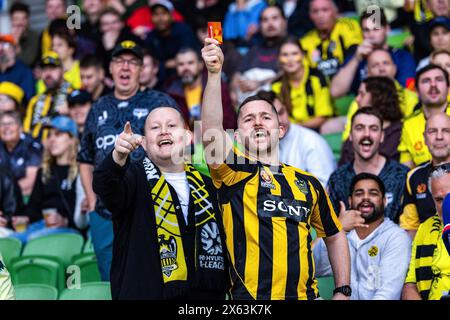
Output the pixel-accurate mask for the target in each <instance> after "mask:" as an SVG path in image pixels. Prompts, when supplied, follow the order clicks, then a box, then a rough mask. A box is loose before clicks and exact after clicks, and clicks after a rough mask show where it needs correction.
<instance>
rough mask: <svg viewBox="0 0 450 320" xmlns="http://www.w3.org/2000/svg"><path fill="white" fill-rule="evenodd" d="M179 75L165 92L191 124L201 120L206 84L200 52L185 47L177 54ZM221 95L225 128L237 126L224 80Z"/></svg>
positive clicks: (170, 82)
mask: <svg viewBox="0 0 450 320" xmlns="http://www.w3.org/2000/svg"><path fill="white" fill-rule="evenodd" d="M175 62H176V71H177V76H176V77H175V78H173V79H172V80H171V81H169V82H168V83H167V85H166V90H165V92H166V93H167V94H168V95H170V96H171V97H172V98H173V99H174V100H175V101H176V102H177V104H178V105H179V106H180V110H181V112H182V113H183V115H184V117H185V119H186V120H187V121H188V123H189V126H190V127H191V128H193V123H194V121H196V120H197V121H199V120H200V114H201V103H202V96H203V91H204V88H205V86H206V80H207V77H206V74H205V73H204V72H203V70H204V64H203V61H202V60H201V58H200V56H199V53H198V52H197V51H195V50H194V49H192V48H183V49H181V50H180V51H179V52H178V53H177V55H176V56H175ZM221 88H222V90H221V96H222V107H223V113H224V117H223V127H224V129H235V128H236V113H235V112H234V109H233V106H232V104H231V98H230V94H229V89H228V85H227V84H226V83H225V82H224V81H222V83H221Z"/></svg>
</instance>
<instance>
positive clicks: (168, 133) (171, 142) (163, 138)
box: [93, 104, 228, 300]
mask: <svg viewBox="0 0 450 320" xmlns="http://www.w3.org/2000/svg"><path fill="white" fill-rule="evenodd" d="M144 132H145V137H143V136H141V135H139V134H135V133H133V130H132V129H131V125H130V123H129V122H127V123H126V124H125V126H124V130H123V132H122V133H121V134H120V135H119V137H118V138H117V141H116V143H115V146H114V150H113V151H112V152H110V153H109V154H108V155H107V156H106V158H105V159H104V160H103V162H102V163H101V164H100V166H99V167H98V168H97V169H96V170H95V171H94V184H93V188H94V190H95V192H96V193H97V194H98V195H99V197H100V199H101V200H102V202H103V203H104V204H105V206H106V207H107V208H108V209H109V210H110V211H111V213H112V221H113V224H114V237H115V241H114V247H113V263H112V267H111V290H112V297H113V299H180V298H183V299H216V300H223V299H224V298H225V292H226V290H227V289H228V281H227V277H228V267H227V261H226V252H225V241H224V237H223V231H222V230H223V228H222V226H221V220H220V215H219V212H220V210H219V206H218V204H217V200H216V199H217V198H216V197H217V195H216V190H215V189H214V187H213V184H212V182H211V180H210V179H209V178H207V177H205V176H202V175H201V174H200V173H199V172H198V171H197V170H196V169H195V168H194V167H193V166H192V165H190V164H185V163H184V161H183V155H184V152H183V150H184V149H185V148H186V147H187V146H189V144H190V143H191V140H192V133H191V132H190V131H189V130H186V125H185V121H184V119H183V116H182V115H181V113H180V111H179V110H178V109H176V108H175V107H165V105H164V104H162V105H161V106H159V107H156V108H155V109H153V110H152V111H150V113H149V115H148V117H147V119H146V121H145V129H144ZM141 145H142V147H143V148H144V150H145V155H144V158H143V159H141V160H140V161H135V162H132V161H130V156H131V155H132V154H133V153H134V152H136V149H138V148H139V147H140V146H141Z"/></svg>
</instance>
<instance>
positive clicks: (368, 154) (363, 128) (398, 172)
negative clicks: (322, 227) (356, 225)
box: [328, 107, 408, 222]
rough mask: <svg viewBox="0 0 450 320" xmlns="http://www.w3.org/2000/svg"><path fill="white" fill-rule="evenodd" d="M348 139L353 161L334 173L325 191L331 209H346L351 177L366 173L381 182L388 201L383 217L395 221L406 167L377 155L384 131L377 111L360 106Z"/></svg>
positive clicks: (398, 212)
mask: <svg viewBox="0 0 450 320" xmlns="http://www.w3.org/2000/svg"><path fill="white" fill-rule="evenodd" d="M349 139H350V141H351V142H352V144H353V150H354V160H353V161H352V162H350V163H347V164H345V165H343V166H341V167H340V168H338V169H337V170H336V171H335V172H333V173H332V174H331V176H330V180H329V181H328V192H329V194H330V199H331V202H332V203H333V206H334V209H335V210H336V211H338V210H339V209H340V208H342V206H345V207H346V208H347V207H348V206H349V202H348V199H349V196H350V193H349V192H350V185H351V182H352V179H353V177H354V176H356V175H357V174H359V173H362V172H367V173H371V174H374V175H377V176H379V177H380V179H381V180H382V181H383V183H384V185H385V187H386V194H385V196H386V202H387V203H386V210H385V211H384V214H385V216H386V217H388V218H390V219H391V220H393V221H394V222H397V221H398V216H399V214H400V212H401V197H402V195H403V191H404V188H405V180H406V174H407V173H408V167H406V166H403V165H401V164H399V163H398V162H396V161H394V160H391V159H388V158H387V157H385V156H383V155H381V154H380V153H379V148H380V144H381V143H382V142H383V139H384V132H383V118H382V117H381V115H380V114H379V112H378V110H376V108H371V107H363V108H361V109H359V110H358V111H357V112H356V113H355V115H354V116H353V118H352V127H351V132H350V137H349Z"/></svg>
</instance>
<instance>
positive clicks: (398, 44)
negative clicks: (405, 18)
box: [387, 30, 411, 49]
mask: <svg viewBox="0 0 450 320" xmlns="http://www.w3.org/2000/svg"><path fill="white" fill-rule="evenodd" d="M410 35H411V32H409V31H407V30H392V31H391V32H390V33H389V34H388V37H387V43H388V46H390V47H393V48H396V49H401V48H404V47H405V46H404V44H403V43H404V42H405V40H406V38H408V37H409V36H410Z"/></svg>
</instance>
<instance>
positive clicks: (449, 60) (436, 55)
mask: <svg viewBox="0 0 450 320" xmlns="http://www.w3.org/2000/svg"><path fill="white" fill-rule="evenodd" d="M430 62H431V63H432V64H435V65H437V66H439V67H441V68H442V69H444V70H445V71H447V73H448V74H449V75H450V51H447V50H436V51H433V52H432V53H431V55H430ZM449 81H450V79H449Z"/></svg>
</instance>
